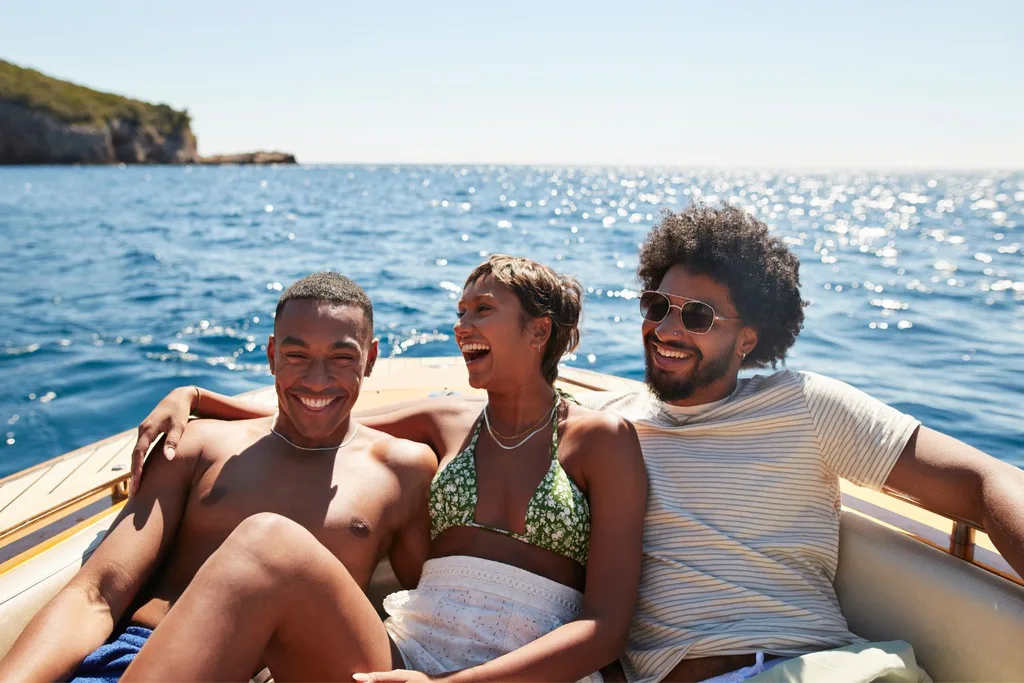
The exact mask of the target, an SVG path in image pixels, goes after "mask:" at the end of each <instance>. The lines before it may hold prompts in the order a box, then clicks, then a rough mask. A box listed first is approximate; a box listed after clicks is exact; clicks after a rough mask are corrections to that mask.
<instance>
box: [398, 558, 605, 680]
mask: <svg viewBox="0 0 1024 683" xmlns="http://www.w3.org/2000/svg"><path fill="white" fill-rule="evenodd" d="M582 605H583V595H582V594H581V593H580V592H579V591H577V590H574V589H572V588H569V587H568V586H563V585H562V584H560V583H557V582H555V581H551V580H550V579H546V578H544V577H542V576H538V575H536V574H532V573H530V572H528V571H526V570H523V569H519V568H518V567H513V566H511V565H507V564H502V563H500V562H492V561H490V560H483V559H480V558H478V557H466V556H455V557H442V558H438V559H434V560H427V562H426V564H424V565H423V574H422V576H421V577H420V582H419V585H417V587H416V588H415V589H413V590H408V591H400V592H398V593H392V594H391V595H389V596H388V597H386V598H385V599H384V610H385V611H386V612H387V613H388V614H389V615H390V616H389V617H388V618H387V620H385V622H384V628H386V629H387V631H388V633H389V634H390V635H391V639H392V640H393V641H394V642H395V645H397V646H398V649H399V650H400V651H401V653H402V658H403V659H404V660H405V667H406V668H407V669H412V670H415V671H420V672H422V673H425V674H442V673H445V672H448V671H458V670H460V669H465V668H467V667H471V666H477V665H479V664H484V663H485V662H489V661H491V660H493V659H497V658H498V657H500V656H502V655H504V654H507V653H509V652H512V651H513V650H517V649H519V648H520V647H522V646H524V645H526V644H528V643H531V642H533V641H534V640H536V639H537V638H540V637H541V636H543V635H544V634H546V633H550V632H551V631H553V630H555V629H556V628H558V627H559V626H562V625H563V624H567V623H569V622H570V621H573V620H574V619H576V618H577V617H578V616H579V614H580V611H581V609H582ZM602 680H603V679H602V678H601V675H600V674H599V673H595V674H592V675H591V676H589V677H588V678H584V679H582V681H587V682H590V683H600V681H602Z"/></svg>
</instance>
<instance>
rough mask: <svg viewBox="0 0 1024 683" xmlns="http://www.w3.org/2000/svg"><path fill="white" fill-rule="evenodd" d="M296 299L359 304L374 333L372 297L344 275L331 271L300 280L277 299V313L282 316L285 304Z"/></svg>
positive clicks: (347, 304) (344, 304)
mask: <svg viewBox="0 0 1024 683" xmlns="http://www.w3.org/2000/svg"><path fill="white" fill-rule="evenodd" d="M296 299H305V300H307V301H324V302H326V303H331V304H338V305H340V306H358V307H359V308H360V309H361V310H362V311H363V313H364V314H365V315H366V322H368V323H369V324H370V333H371V334H373V304H372V303H370V297H368V296H366V292H364V291H363V288H362V287H360V286H359V285H357V284H356V283H355V282H353V281H352V280H350V279H348V278H347V277H345V276H344V275H339V274H338V273H331V272H324V273H313V274H312V275H307V276H306V277H304V278H302V279H301V280H298V281H297V282H295V283H294V284H292V285H291V286H290V287H289V288H288V289H286V290H284V293H283V294H282V295H281V298H280V299H278V300H277V312H276V313H275V315H277V316H280V315H281V311H283V310H284V305H285V304H286V303H288V302H289V301H294V300H296Z"/></svg>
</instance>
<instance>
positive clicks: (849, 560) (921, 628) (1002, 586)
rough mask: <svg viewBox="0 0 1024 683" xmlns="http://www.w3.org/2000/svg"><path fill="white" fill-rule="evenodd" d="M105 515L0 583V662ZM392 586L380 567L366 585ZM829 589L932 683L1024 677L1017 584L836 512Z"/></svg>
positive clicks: (77, 561)
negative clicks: (912, 657) (898, 646)
mask: <svg viewBox="0 0 1024 683" xmlns="http://www.w3.org/2000/svg"><path fill="white" fill-rule="evenodd" d="M114 516H115V515H114V513H113V512H111V513H110V514H109V515H107V516H105V517H103V518H101V519H99V520H97V521H96V522H95V523H93V524H91V525H90V526H88V527H87V528H85V529H84V530H82V531H80V532H78V533H76V534H74V535H73V536H71V537H69V538H67V539H65V540H63V541H61V542H60V543H58V544H56V545H55V546H53V547H51V548H49V549H47V550H46V551H44V552H42V553H40V554H39V555H37V556H35V557H33V558H31V559H30V560H28V561H26V562H24V563H23V564H21V565H19V566H18V567H16V568H14V569H12V570H11V571H9V572H7V573H6V574H4V575H2V576H0V657H2V656H3V655H4V654H5V653H6V652H7V651H8V650H9V649H10V647H11V645H12V644H13V643H14V641H15V639H16V638H17V637H18V635H19V634H20V633H21V631H22V629H24V627H25V625H26V624H27V623H28V621H29V620H30V619H31V618H32V616H33V615H34V614H35V613H36V612H37V611H38V610H39V609H40V608H41V607H42V606H43V605H44V604H45V603H46V602H47V601H48V600H49V599H50V598H51V597H53V596H54V595H55V594H56V593H57V592H58V591H59V590H60V589H61V588H62V587H63V586H64V585H65V584H66V583H67V582H68V581H69V580H70V579H71V577H72V576H73V575H74V573H75V572H76V571H77V570H78V568H79V567H80V566H81V565H82V562H83V561H84V560H85V558H87V557H88V556H89V554H91V552H92V550H93V549H94V548H95V547H96V546H97V545H98V543H99V540H100V539H101V538H102V536H103V534H104V533H105V532H106V529H107V528H108V527H109V525H110V523H111V522H112V521H113V519H114ZM397 589H398V584H397V581H396V580H395V577H394V573H393V572H391V568H390V566H388V565H387V563H386V562H385V563H382V564H381V566H380V567H379V568H378V571H377V572H376V573H375V574H374V578H373V581H372V584H371V587H370V591H369V592H370V596H371V599H372V600H373V601H374V604H375V605H376V606H377V610H378V612H381V607H380V601H381V599H382V598H383V597H384V596H385V595H387V594H388V593H389V592H392V591H394V590H397ZM836 592H837V594H838V596H839V601H840V604H841V606H842V609H843V613H844V614H845V615H846V617H847V620H848V621H849V623H850V628H851V629H852V630H853V631H854V632H856V633H858V634H860V635H862V636H864V637H865V638H868V639H869V640H874V641H882V640H905V641H908V642H909V643H911V644H912V645H913V646H914V651H915V654H916V656H917V660H918V662H920V664H921V665H922V666H923V667H924V668H925V669H926V670H927V671H928V672H929V673H930V674H931V675H932V677H933V678H934V679H935V680H936V681H1011V680H1020V676H1021V672H1024V647H1021V644H1022V643H1024V587H1021V586H1017V585H1015V584H1013V583H1010V582H1009V581H1006V580H1004V579H1001V578H999V577H998V576H995V575H993V574H991V573H989V572H987V571H985V570H983V569H981V568H979V567H975V566H973V565H969V564H967V563H966V562H962V561H960V560H958V559H956V558H954V557H952V556H950V555H947V554H945V553H943V552H941V551H939V550H937V549H935V548H932V547H930V546H927V545H925V544H923V543H920V542H918V541H915V540H914V539H912V538H909V537H907V536H906V535H904V534H902V533H900V532H898V531H895V530H892V529H890V528H888V527H885V526H883V525H881V524H877V523H875V522H873V521H871V520H868V519H865V518H863V517H861V516H859V515H858V514H857V513H854V512H849V511H847V512H844V513H843V523H842V529H841V532H840V547H839V572H838V575H837V577H836Z"/></svg>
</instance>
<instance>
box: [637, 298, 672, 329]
mask: <svg viewBox="0 0 1024 683" xmlns="http://www.w3.org/2000/svg"><path fill="white" fill-rule="evenodd" d="M640 315H642V316H643V317H644V319H645V320H649V321H651V322H652V323H657V322H661V321H662V320H664V319H665V316H666V315H668V299H667V298H665V296H664V295H662V294H658V293H657V292H644V293H643V294H641V295H640Z"/></svg>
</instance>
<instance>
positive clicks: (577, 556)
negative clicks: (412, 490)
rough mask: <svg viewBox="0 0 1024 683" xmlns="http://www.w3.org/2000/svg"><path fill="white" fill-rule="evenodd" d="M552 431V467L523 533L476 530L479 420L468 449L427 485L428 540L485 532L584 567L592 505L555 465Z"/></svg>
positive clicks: (533, 502) (555, 432)
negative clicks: (463, 529)
mask: <svg viewBox="0 0 1024 683" xmlns="http://www.w3.org/2000/svg"><path fill="white" fill-rule="evenodd" d="M551 422H552V425H553V426H552V429H551V467H550V468H548V471H547V473H546V474H545V475H544V478H543V479H541V482H540V485H539V486H538V487H537V490H536V491H534V492H533V496H532V497H531V498H530V503H529V505H528V506H527V508H526V533H525V534H517V533H515V532H512V531H509V530H507V529H501V528H498V527H493V526H488V525H486V524H478V523H477V521H476V502H477V486H476V456H475V453H476V442H477V439H479V438H480V428H481V426H482V424H483V420H482V419H477V421H476V426H475V427H474V429H473V436H472V438H471V439H470V441H469V445H468V446H466V448H465V449H464V450H463V451H462V452H461V453H459V454H458V455H456V456H455V457H454V458H452V460H451V462H449V463H448V465H447V466H446V467H445V468H444V469H443V470H441V471H440V472H438V473H437V474H436V475H434V480H433V481H432V482H431V483H430V538H431V539H434V538H437V537H438V536H439V535H440V534H441V533H442V532H444V531H446V530H448V529H450V528H452V527H456V526H468V527H473V528H475V529H487V530H489V531H495V532H497V533H499V534H504V535H505V536H511V537H512V538H515V539H517V540H520V541H523V542H524V543H529V544H530V545H535V546H537V547H540V548H545V549H547V550H551V551H553V552H556V553H558V554H559V555H564V556H565V557H568V558H569V559H572V560H575V561H577V562H579V563H580V564H581V565H583V566H584V567H585V566H587V550H588V548H589V546H590V504H589V503H588V502H587V498H586V496H584V495H583V492H582V491H580V489H579V487H578V486H576V484H575V483H574V482H573V480H572V479H570V478H569V475H568V474H566V473H565V470H564V469H562V464H561V463H560V462H558V419H557V418H553V419H552V420H551Z"/></svg>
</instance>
